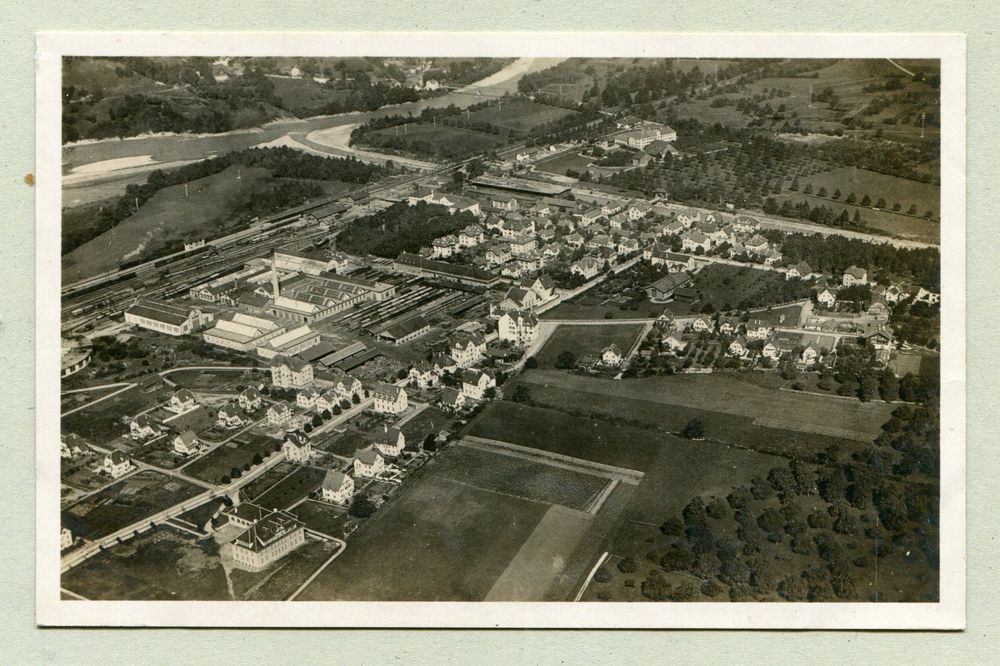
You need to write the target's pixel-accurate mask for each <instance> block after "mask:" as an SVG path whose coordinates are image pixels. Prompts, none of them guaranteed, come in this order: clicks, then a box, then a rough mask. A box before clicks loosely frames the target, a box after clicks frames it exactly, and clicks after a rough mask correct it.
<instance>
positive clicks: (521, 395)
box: [510, 384, 531, 402]
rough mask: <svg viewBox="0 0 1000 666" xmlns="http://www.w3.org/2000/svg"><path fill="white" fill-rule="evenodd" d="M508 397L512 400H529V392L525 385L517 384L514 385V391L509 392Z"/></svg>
mask: <svg viewBox="0 0 1000 666" xmlns="http://www.w3.org/2000/svg"><path fill="white" fill-rule="evenodd" d="M510 399H511V400H513V401H514V402H529V401H530V400H531V393H530V392H529V391H528V387H527V386H525V385H524V384H518V385H517V386H515V387H514V392H513V394H511V396H510Z"/></svg>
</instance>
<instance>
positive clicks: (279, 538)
mask: <svg viewBox="0 0 1000 666" xmlns="http://www.w3.org/2000/svg"><path fill="white" fill-rule="evenodd" d="M305 541H306V534H305V525H303V524H302V523H300V522H299V521H298V520H297V519H296V518H295V517H294V516H292V515H291V514H289V513H286V512H284V511H278V510H277V509H275V510H273V511H272V512H271V513H269V514H267V515H265V516H263V517H262V518H260V519H259V520H257V521H255V522H254V523H253V524H252V525H251V526H250V527H249V528H248V529H247V530H246V531H245V532H243V533H242V534H240V535H239V536H238V537H236V538H235V539H234V540H233V541H232V544H231V547H232V555H233V561H234V562H235V563H236V566H238V567H239V568H241V569H247V570H249V571H260V570H261V569H263V568H264V567H266V566H267V565H269V564H270V563H271V562H274V561H275V560H278V559H280V558H282V557H284V556H285V555H287V554H288V553H290V552H292V551H293V550H295V549H296V548H298V547H299V546H301V545H302V544H304V543H305Z"/></svg>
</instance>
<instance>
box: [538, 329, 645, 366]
mask: <svg viewBox="0 0 1000 666" xmlns="http://www.w3.org/2000/svg"><path fill="white" fill-rule="evenodd" d="M641 331H642V324H608V325H605V324H602V325H596V326H573V325H562V326H559V327H558V328H556V330H555V332H554V333H553V334H552V336H551V337H550V338H549V339H548V341H547V342H546V343H545V346H544V347H542V349H541V351H539V352H538V356H537V359H538V367H540V368H553V367H555V362H556V358H557V357H558V356H559V354H560V353H562V352H564V351H571V352H573V353H574V354H575V355H576V357H577V359H580V358H581V357H584V356H593V357H595V358H596V356H597V355H598V354H600V352H601V350H602V349H604V348H605V347H607V346H608V345H611V344H615V345H618V349H619V350H621V353H622V354H624V353H626V352H627V351H628V350H629V349H630V348H631V347H632V345H633V344H635V341H636V338H638V337H639V333H640V332H641Z"/></svg>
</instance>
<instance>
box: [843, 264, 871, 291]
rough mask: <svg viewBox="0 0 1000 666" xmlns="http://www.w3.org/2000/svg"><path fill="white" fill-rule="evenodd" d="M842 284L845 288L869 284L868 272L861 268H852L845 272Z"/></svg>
mask: <svg viewBox="0 0 1000 666" xmlns="http://www.w3.org/2000/svg"><path fill="white" fill-rule="evenodd" d="M841 283H842V284H843V285H844V286H845V287H853V286H854V285H857V284H868V271H866V270H865V269H864V268H861V267H860V266H851V267H850V268H848V269H847V270H846V271H844V275H843V277H842V279H841Z"/></svg>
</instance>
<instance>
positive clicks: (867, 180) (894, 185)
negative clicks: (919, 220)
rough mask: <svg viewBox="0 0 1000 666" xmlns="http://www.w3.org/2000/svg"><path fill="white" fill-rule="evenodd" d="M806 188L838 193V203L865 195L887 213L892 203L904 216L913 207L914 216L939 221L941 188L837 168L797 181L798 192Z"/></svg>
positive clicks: (858, 198) (873, 172) (895, 177)
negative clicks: (882, 204) (881, 202)
mask: <svg viewBox="0 0 1000 666" xmlns="http://www.w3.org/2000/svg"><path fill="white" fill-rule="evenodd" d="M806 185H812V187H813V190H814V191H819V188H820V187H824V188H826V191H827V192H828V193H829V194H830V195H832V194H833V193H834V192H835V191H837V190H840V191H841V193H842V197H841V200H844V199H846V198H847V196H848V195H849V194H851V193H852V192H853V193H854V195H855V196H856V197H857V200H858V201H859V202H860V201H861V199H862V198H863V197H864V196H865V195H866V194H867V195H868V196H869V197H871V200H872V202H873V203H875V202H877V201H878V200H879V199H885V201H886V206H887V208H889V209H891V207H892V206H893V205H894V204H896V203H898V204H900V207H901V208H902V210H903V211H904V212H905V211H907V210H909V208H910V206H916V207H917V215H920V216H922V215H923V214H924V213H925V212H927V211H931V212H932V213H933V214H934V215H933V219H934V220H940V210H941V188H940V187H939V186H937V185H934V184H933V183H922V182H920V181H917V180H909V179H906V178H899V177H898V176H889V175H886V174H882V173H877V172H875V171H869V170H867V169H858V168H856V167H840V168H837V169H831V170H830V171H825V172H820V173H815V174H812V175H810V176H807V177H804V178H800V179H799V191H800V192H801V191H802V189H803V188H804V187H805V186H806Z"/></svg>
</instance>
